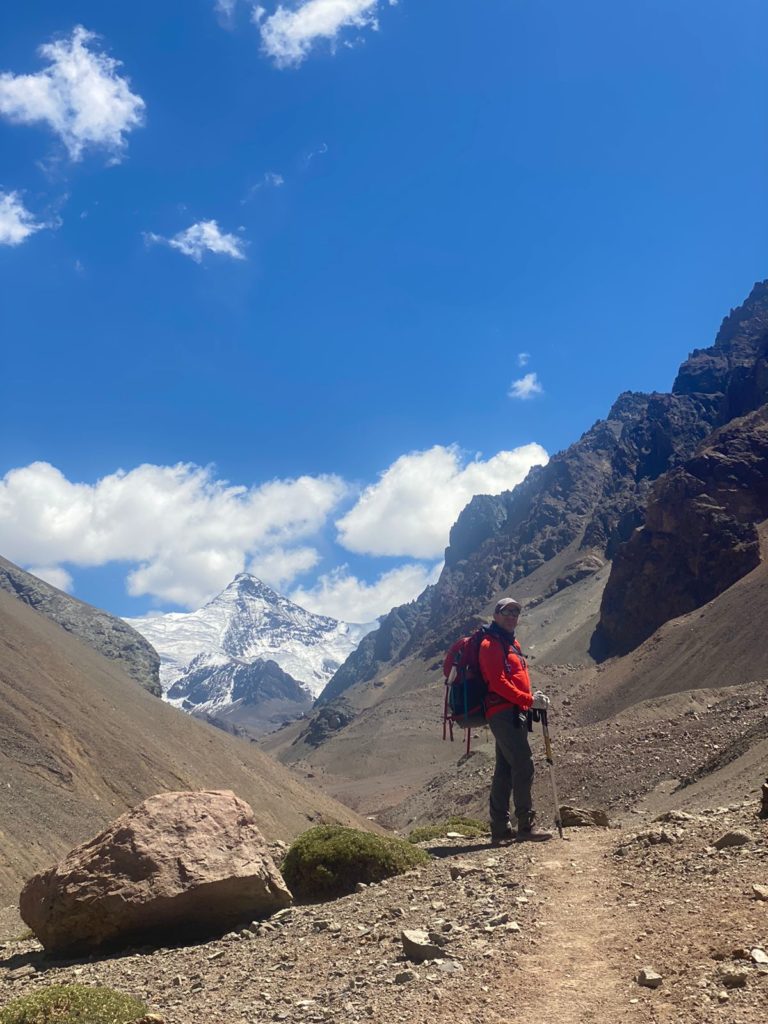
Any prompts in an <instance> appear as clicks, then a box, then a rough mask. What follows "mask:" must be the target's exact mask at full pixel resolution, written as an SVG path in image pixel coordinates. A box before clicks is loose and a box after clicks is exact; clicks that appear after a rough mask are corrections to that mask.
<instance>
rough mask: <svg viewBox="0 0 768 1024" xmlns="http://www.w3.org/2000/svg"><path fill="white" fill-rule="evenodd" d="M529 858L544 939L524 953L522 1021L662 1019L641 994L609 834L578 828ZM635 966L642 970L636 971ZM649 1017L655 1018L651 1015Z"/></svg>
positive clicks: (609, 1023)
mask: <svg viewBox="0 0 768 1024" xmlns="http://www.w3.org/2000/svg"><path fill="white" fill-rule="evenodd" d="M570 834H571V835H572V836H573V839H572V840H570V841H565V842H560V841H558V840H557V839H555V840H553V841H552V842H549V843H546V844H543V845H541V846H538V847H537V848H536V849H535V851H534V852H533V853H532V854H531V860H532V863H531V868H530V874H529V879H530V886H531V888H533V889H534V890H535V891H536V893H537V895H538V897H539V898H540V899H541V900H542V904H541V917H540V918H539V922H538V924H539V929H540V931H539V939H538V942H537V945H536V946H535V947H531V948H529V950H528V951H526V952H524V953H522V954H521V956H520V959H519V974H518V976H517V979H516V980H517V981H518V982H519V980H520V978H521V977H522V978H524V979H525V986H524V988H523V991H522V993H520V994H519V995H518V997H517V1002H516V1009H517V1011H518V1012H519V1015H520V1019H521V1020H530V1021H542V1022H544V1021H553V1022H557V1024H589V1022H594V1024H620V1022H621V1021H629V1020H631V1021H633V1022H643V1024H644V1022H645V1021H655V1020H656V1019H657V1018H656V1016H655V1015H654V1014H653V1011H652V1010H651V1009H650V1007H648V1006H641V1005H638V1004H637V1003H634V1004H632V1003H630V999H631V998H633V997H636V996H637V992H638V989H637V986H636V984H635V982H634V980H633V978H632V977H631V972H632V971H633V970H635V969H639V968H640V967H642V966H643V965H642V964H640V963H638V962H637V961H635V960H634V952H635V934H636V929H637V926H636V924H635V925H634V927H633V920H632V916H631V915H632V910H631V909H628V908H627V906H626V904H627V902H629V898H628V897H626V896H622V892H621V885H620V882H619V881H618V880H617V879H616V877H615V875H614V872H613V870H612V865H611V862H610V857H609V855H608V850H609V848H610V845H611V841H612V840H611V838H610V835H609V834H606V833H604V832H597V831H592V830H589V831H587V830H580V831H579V832H578V833H576V834H574V832H573V831H572V832H571V833H570ZM635 965H637V968H635ZM649 1014H650V1016H649Z"/></svg>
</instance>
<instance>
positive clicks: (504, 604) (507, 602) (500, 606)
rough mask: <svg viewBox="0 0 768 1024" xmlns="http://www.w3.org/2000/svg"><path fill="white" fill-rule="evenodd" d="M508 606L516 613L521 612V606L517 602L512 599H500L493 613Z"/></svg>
mask: <svg viewBox="0 0 768 1024" xmlns="http://www.w3.org/2000/svg"><path fill="white" fill-rule="evenodd" d="M510 605H514V607H515V608H517V610H518V611H522V607H523V606H522V605H521V604H520V602H519V601H516V600H515V599H514V597H502V599H501V600H500V601H497V602H496V607H495V608H494V613H496V612H500V611H503V610H504V609H505V608H509V607H510Z"/></svg>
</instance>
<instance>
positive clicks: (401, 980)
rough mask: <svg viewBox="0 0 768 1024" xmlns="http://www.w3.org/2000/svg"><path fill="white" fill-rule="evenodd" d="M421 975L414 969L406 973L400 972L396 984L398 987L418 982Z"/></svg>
mask: <svg viewBox="0 0 768 1024" xmlns="http://www.w3.org/2000/svg"><path fill="white" fill-rule="evenodd" d="M418 980H419V975H418V974H417V973H416V971H414V970H413V969H412V968H410V967H409V968H408V970H406V971H398V973H397V974H396V975H395V983H396V984H397V985H405V984H406V983H407V982H409V981H418Z"/></svg>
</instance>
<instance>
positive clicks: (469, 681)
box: [443, 626, 522, 753]
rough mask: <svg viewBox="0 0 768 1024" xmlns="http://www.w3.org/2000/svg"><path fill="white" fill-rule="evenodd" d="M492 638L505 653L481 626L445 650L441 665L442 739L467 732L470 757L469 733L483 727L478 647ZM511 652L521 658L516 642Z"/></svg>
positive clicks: (485, 692) (485, 690) (484, 693)
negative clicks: (443, 699) (486, 638)
mask: <svg viewBox="0 0 768 1024" xmlns="http://www.w3.org/2000/svg"><path fill="white" fill-rule="evenodd" d="M487 636H488V637H494V638H495V639H496V640H498V642H499V643H500V644H501V645H502V647H503V649H504V658H505V661H506V659H507V655H508V651H507V648H506V646H505V645H504V641H503V640H502V638H501V637H500V636H499V635H498V634H497V633H494V632H493V631H492V630H491V628H490V626H481V627H480V629H476V630H475V632H474V633H471V634H470V635H469V636H463V637H461V639H459V640H457V641H456V643H454V644H453V645H452V646H451V647H450V648H449V650H448V653H447V654H446V656H445V661H444V662H443V675H444V676H445V706H444V708H443V739H447V738H448V734H450V737H451V741H453V727H454V725H458V726H459V728H460V729H466V731H467V753H469V747H470V741H471V737H472V730H473V729H479V728H480V727H481V726H483V725H485V699H486V697H487V696H488V684H487V683H486V681H485V679H483V674H482V672H481V671H480V644H481V643H482V641H483V640H484V639H485V637H487ZM510 647H511V650H513V651H514V652H515V653H516V654H519V655H520V656H522V651H521V650H520V647H519V645H518V643H517V641H515V640H512V641H511V644H510Z"/></svg>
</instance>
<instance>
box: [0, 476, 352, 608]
mask: <svg viewBox="0 0 768 1024" xmlns="http://www.w3.org/2000/svg"><path fill="white" fill-rule="evenodd" d="M346 491H347V486H346V484H345V483H344V482H343V481H342V480H341V479H340V478H339V477H337V476H330V475H329V476H317V477H310V476H302V477H298V478H296V479H291V480H272V481H270V482H268V483H264V484H261V485H260V486H254V487H250V488H249V487H243V486H236V485H232V484H229V483H227V482H226V481H222V480H218V479H216V478H215V476H214V474H213V471H212V470H211V469H210V468H201V467H199V466H193V465H185V464H180V465H176V466H155V465H143V466H138V467H137V468H136V469H133V470H131V471H130V472H123V471H119V472H117V473H113V474H111V475H109V476H105V477H103V478H102V479H101V480H99V481H97V482H96V483H95V484H82V483H73V482H71V481H69V480H68V479H67V478H66V477H65V476H64V475H63V474H62V473H61V472H60V471H59V470H58V469H56V468H55V467H54V466H51V465H50V464H49V463H46V462H36V463H32V464H31V465H29V466H25V467H23V468H20V469H14V470H11V471H10V472H9V473H7V474H6V475H5V477H4V478H2V480H0V551H2V552H3V554H5V555H6V556H7V557H8V558H11V559H12V560H13V561H15V562H20V563H21V564H23V565H38V566H49V567H51V568H55V569H58V567H59V563H61V562H66V563H67V564H69V565H73V566H96V565H105V564H107V563H108V562H113V561H124V562H127V563H133V564H134V565H135V564H136V563H138V565H136V567H135V568H133V569H132V570H131V571H130V573H129V575H128V578H127V583H128V590H129V593H131V594H132V595H135V596H140V595H145V594H149V595H152V596H153V597H155V598H158V599H161V600H164V601H173V602H175V603H176V604H180V605H183V606H186V607H189V608H197V607H199V606H200V605H201V604H202V603H203V602H204V601H205V600H207V599H208V598H210V597H211V596H212V595H214V594H216V593H218V591H220V590H221V589H222V588H223V587H225V586H226V585H227V583H229V582H230V580H231V579H232V578H233V577H234V576H235V574H236V573H238V572H242V571H243V570H244V569H245V567H246V564H247V563H248V562H249V561H250V562H251V564H252V565H254V564H258V563H259V562H260V561H262V562H263V563H264V564H265V565H271V566H272V569H273V571H274V572H275V573H277V572H278V566H279V565H280V561H281V558H282V570H281V572H282V575H283V577H284V578H285V579H287V578H288V576H289V570H290V569H291V567H293V569H294V570H296V571H300V570H301V568H302V567H306V565H308V563H309V561H310V556H309V554H308V552H307V551H304V552H301V551H300V552H298V553H297V552H293V551H289V552H288V555H287V556H285V557H284V558H283V556H282V555H281V554H280V549H281V548H287V549H290V548H291V547H292V545H294V544H295V542H297V541H300V540H301V539H302V538H306V537H309V536H311V535H313V534H315V533H317V531H318V530H320V529H321V527H322V526H323V525H324V524H325V522H326V521H327V519H328V516H329V515H330V514H331V513H332V511H333V510H334V508H335V507H336V506H337V505H338V503H339V501H340V500H341V499H342V497H343V496H344V495H345V493H346ZM291 559H293V562H292V565H291ZM273 578H274V577H273ZM284 581H285V580H284Z"/></svg>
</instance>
